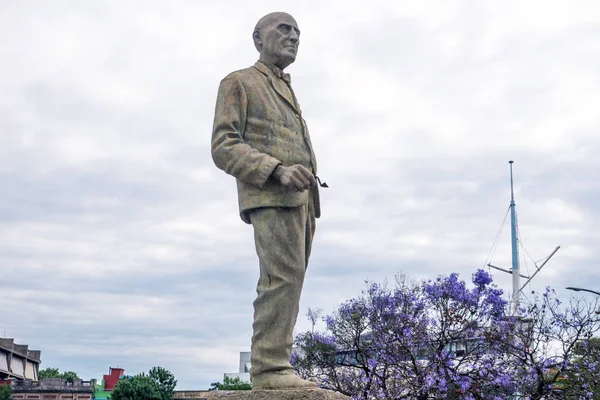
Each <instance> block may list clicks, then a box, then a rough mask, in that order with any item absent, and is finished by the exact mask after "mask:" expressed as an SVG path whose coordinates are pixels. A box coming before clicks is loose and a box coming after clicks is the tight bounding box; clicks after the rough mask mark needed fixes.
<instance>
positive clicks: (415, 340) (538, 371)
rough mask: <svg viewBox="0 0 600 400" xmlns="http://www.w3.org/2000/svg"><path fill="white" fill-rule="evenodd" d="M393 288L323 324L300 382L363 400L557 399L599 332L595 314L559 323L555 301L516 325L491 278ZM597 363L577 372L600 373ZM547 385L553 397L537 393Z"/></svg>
mask: <svg viewBox="0 0 600 400" xmlns="http://www.w3.org/2000/svg"><path fill="white" fill-rule="evenodd" d="M388 286H389V285H387V284H384V285H380V284H377V283H369V284H368V285H367V288H366V289H365V290H364V291H363V292H362V294H361V295H360V296H359V297H357V298H355V299H351V300H348V301H346V302H345V303H343V304H342V305H340V306H339V307H338V308H337V309H336V310H335V312H334V313H333V314H332V315H330V316H327V317H325V318H324V320H325V322H326V330H325V331H324V332H319V331H315V330H314V329H311V331H309V332H304V333H301V334H299V335H297V337H296V350H295V352H294V353H293V355H292V363H293V365H294V368H295V369H296V371H297V373H298V374H300V375H301V376H302V377H304V378H312V379H317V380H318V381H319V384H320V386H321V387H324V388H328V389H333V390H336V391H338V392H341V393H344V394H346V395H348V396H351V397H352V398H354V399H357V400H358V399H361V400H371V399H378V400H385V399H390V400H391V399H394V400H401V399H407V400H408V399H411V400H412V399H417V400H428V399H465V400H472V399H473V400H474V399H490V400H492V399H508V398H511V396H515V395H519V396H521V398H525V396H529V397H530V398H531V399H540V398H542V397H540V396H538V394H537V393H538V392H540V393H541V392H543V393H544V394H542V395H541V396H544V395H545V396H546V398H550V396H551V395H554V394H556V393H558V391H560V390H562V395H566V393H567V392H566V391H565V390H566V389H565V387H564V385H563V387H562V388H560V382H562V381H564V379H565V377H566V376H567V375H568V373H573V372H574V371H575V368H576V366H577V363H575V362H573V361H574V358H573V357H574V356H575V351H574V349H575V347H574V346H575V344H576V343H578V342H579V341H580V339H584V338H589V337H591V334H592V333H593V332H595V331H597V328H596V327H595V325H594V323H593V317H591V318H592V319H590V316H591V315H592V314H593V315H595V314H594V312H593V310H592V307H589V308H587V309H584V308H580V309H578V308H576V307H575V308H573V307H571V308H567V309H566V310H563V311H562V314H561V313H560V312H559V311H558V309H557V308H556V306H558V305H559V303H558V302H557V301H556V300H555V299H552V296H551V295H550V294H547V295H546V296H541V298H534V299H533V300H532V302H531V304H530V305H528V306H527V307H523V308H522V309H521V310H520V314H519V315H516V316H515V315H512V314H511V313H509V307H508V303H507V302H506V301H505V300H504V299H503V293H502V291H501V290H500V289H498V288H497V287H496V286H495V285H494V284H493V282H492V278H491V276H490V275H489V274H488V273H487V272H486V271H483V270H478V271H477V272H476V273H475V274H473V276H472V280H471V284H470V285H468V284H467V283H466V282H464V281H461V280H459V277H458V275H457V274H451V275H449V276H440V277H438V278H437V279H435V280H430V281H422V282H420V283H411V282H409V281H407V279H406V278H405V277H403V276H400V277H397V279H396V281H395V284H394V286H393V288H389V287H388ZM552 301H553V302H554V303H552ZM550 303H552V304H550ZM544 304H545V306H544ZM551 305H552V307H551ZM538 309H546V310H550V309H551V310H554V311H546V313H550V314H552V315H553V318H545V319H544V318H542V315H540V314H536V312H535V310H538ZM578 310H579V311H578ZM547 315H549V314H547ZM534 320H535V322H532V321H534ZM536 324H537V325H536ZM313 325H314V324H313ZM574 327H577V328H574ZM561 329H562V330H561ZM536 332H537V333H536ZM541 332H554V333H553V334H550V333H547V334H541ZM553 341H554V342H556V341H558V342H557V343H558V345H559V346H565V348H566V349H567V350H566V351H565V352H563V354H562V356H561V357H562V358H561V357H559V358H556V357H555V355H554V353H552V352H550V349H551V347H552V346H553V345H556V344H557V343H554V344H553ZM565 359H566V360H568V361H565V362H563V361H560V360H565ZM590 360H591V358H590V357H588V358H586V359H585V361H584V358H583V357H579V361H578V362H579V365H585V366H586V367H587V368H589V367H594V365H595V364H593V362H592V361H590ZM552 374H555V375H554V376H553V375H552ZM578 376H581V374H580V375H578ZM573 382H575V381H573ZM557 383H558V384H557ZM540 385H541V386H543V387H544V388H545V389H544V390H538V392H536V391H535V390H536V389H535V388H536V387H539V386H540ZM577 385H578V387H579V388H581V387H582V386H581V382H578V383H577ZM575 386H576V385H575V383H573V384H572V385H571V389H572V390H571V392H572V393H575V392H574V390H575V389H574V388H575ZM577 393H578V396H579V397H577V398H581V399H591V398H592V397H591V396H592V395H593V394H590V393H592V392H590V391H588V392H585V393H582V391H581V390H580V389H578V392H577ZM536 396H537V397H536ZM562 398H563V399H565V398H567V397H562Z"/></svg>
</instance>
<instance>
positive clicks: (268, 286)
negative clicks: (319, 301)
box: [250, 201, 315, 376]
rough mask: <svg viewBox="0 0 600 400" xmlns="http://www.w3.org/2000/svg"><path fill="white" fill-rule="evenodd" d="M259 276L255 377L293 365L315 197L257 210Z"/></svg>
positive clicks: (254, 220)
mask: <svg viewBox="0 0 600 400" xmlns="http://www.w3.org/2000/svg"><path fill="white" fill-rule="evenodd" d="M250 220H251V223H252V226H253V228H254V241H255V244H256V252H257V254H258V258H259V261H260V277H259V279H258V285H257V287H256V292H257V296H256V300H255V301H254V323H253V325H252V327H253V330H254V333H253V336H252V349H251V353H252V355H251V362H252V369H251V371H250V373H251V375H252V376H257V375H260V374H264V373H269V372H277V371H286V370H290V369H291V365H290V355H291V351H292V345H293V341H294V337H293V332H294V325H295V324H296V319H297V318H298V310H299V303H300V293H301V292H302V285H303V283H304V276H305V273H306V267H307V266H308V258H309V256H310V251H311V246H312V240H313V236H314V232H315V212H314V207H313V203H312V201H309V202H308V204H306V205H304V206H301V207H265V208H259V209H256V210H253V211H252V212H251V213H250Z"/></svg>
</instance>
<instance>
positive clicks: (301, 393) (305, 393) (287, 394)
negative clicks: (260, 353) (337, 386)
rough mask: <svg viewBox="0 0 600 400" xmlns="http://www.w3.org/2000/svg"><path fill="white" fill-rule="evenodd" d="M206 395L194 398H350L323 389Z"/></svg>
mask: <svg viewBox="0 0 600 400" xmlns="http://www.w3.org/2000/svg"><path fill="white" fill-rule="evenodd" d="M202 396H204V397H193V398H194V399H198V400H201V399H206V400H213V399H215V400H216V399H219V400H350V397H348V396H344V395H343V394H340V393H337V392H333V391H331V390H323V389H308V390H307V389H304V390H232V391H225V390H223V391H221V390H217V391H214V392H207V393H206V392H205V393H203V394H202Z"/></svg>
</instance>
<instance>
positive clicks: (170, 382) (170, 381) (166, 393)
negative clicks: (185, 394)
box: [148, 367, 177, 400]
mask: <svg viewBox="0 0 600 400" xmlns="http://www.w3.org/2000/svg"><path fill="white" fill-rule="evenodd" d="M148 376H150V378H152V379H154V381H155V382H156V383H157V384H158V386H159V388H160V391H161V393H162V394H163V399H164V400H170V399H172V398H173V394H174V392H175V387H176V386H177V379H175V376H174V375H173V374H172V373H171V372H170V371H168V370H167V369H165V368H163V367H152V368H151V369H150V371H148Z"/></svg>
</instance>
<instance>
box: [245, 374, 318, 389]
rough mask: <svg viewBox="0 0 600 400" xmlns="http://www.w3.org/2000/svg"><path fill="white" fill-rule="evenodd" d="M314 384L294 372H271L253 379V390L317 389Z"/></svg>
mask: <svg viewBox="0 0 600 400" xmlns="http://www.w3.org/2000/svg"><path fill="white" fill-rule="evenodd" d="M316 388H317V385H316V384H315V383H314V382H311V381H306V380H304V379H302V378H300V377H299V376H296V375H294V374H293V373H292V372H288V371H285V372H283V371H282V372H270V373H266V374H260V375H257V376H253V377H252V390H290V389H292V390H293V389H316Z"/></svg>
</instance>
